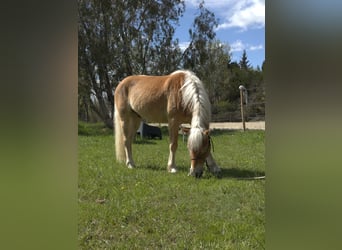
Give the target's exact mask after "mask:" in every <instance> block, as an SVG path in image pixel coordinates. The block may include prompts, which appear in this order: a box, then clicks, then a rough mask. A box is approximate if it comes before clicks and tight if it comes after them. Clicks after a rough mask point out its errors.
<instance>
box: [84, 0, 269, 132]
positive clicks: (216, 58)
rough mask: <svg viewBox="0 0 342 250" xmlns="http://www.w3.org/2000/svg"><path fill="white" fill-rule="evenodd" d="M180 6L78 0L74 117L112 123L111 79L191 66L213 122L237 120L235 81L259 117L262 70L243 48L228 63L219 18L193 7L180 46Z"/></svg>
mask: <svg viewBox="0 0 342 250" xmlns="http://www.w3.org/2000/svg"><path fill="white" fill-rule="evenodd" d="M185 7H186V6H185V4H184V1H182V0H155V1H139V0H132V1H123V0H101V1H95V0H79V1H78V17H79V27H78V28H79V31H78V43H79V45H78V72H79V78H78V79H79V80H78V110H79V111H78V115H79V119H80V120H84V121H92V120H101V121H103V122H105V124H106V125H107V126H109V127H112V126H113V124H112V115H113V106H114V99H113V94H114V91H115V87H116V86H117V84H118V83H119V82H120V81H121V80H122V79H123V78H124V77H126V76H128V75H133V74H149V75H163V74H169V73H171V72H173V71H174V70H177V69H183V68H184V69H190V70H192V71H194V72H195V73H196V74H197V75H198V77H199V78H200V79H201V80H202V81H203V83H204V84H205V85H206V87H207V90H208V92H209V97H210V100H211V103H212V113H213V120H214V121H235V120H238V119H240V117H239V107H240V106H239V105H240V104H239V103H240V101H239V89H238V87H239V85H240V84H243V85H244V86H245V87H246V88H247V89H248V90H249V92H248V94H249V103H250V104H253V103H254V104H255V105H249V106H248V117H250V118H253V117H254V118H253V119H263V118H264V115H265V103H264V102H265V101H264V97H265V88H264V81H263V67H262V68H261V69H260V68H257V69H253V68H252V67H251V66H250V64H249V62H248V58H247V54H246V52H245V51H244V53H243V56H242V58H241V60H240V61H239V62H232V61H231V56H230V51H229V45H228V44H223V43H222V42H220V41H219V40H217V39H216V34H215V32H214V30H215V28H216V27H217V25H218V20H217V19H216V18H215V15H214V13H212V12H210V11H209V10H208V9H206V8H205V5H204V3H203V2H202V3H200V4H199V6H198V14H197V16H196V17H195V18H194V21H193V25H192V27H191V28H190V29H189V45H188V47H187V48H186V49H185V50H182V49H181V48H180V46H179V41H178V39H176V38H175V37H174V33H175V29H176V28H177V26H178V25H179V24H178V21H179V18H180V17H181V16H182V15H183V13H184V10H185Z"/></svg>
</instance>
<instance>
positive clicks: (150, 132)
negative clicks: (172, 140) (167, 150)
mask: <svg viewBox="0 0 342 250" xmlns="http://www.w3.org/2000/svg"><path fill="white" fill-rule="evenodd" d="M137 133H138V134H140V137H141V138H143V137H146V138H149V139H154V138H159V139H160V140H161V139H162V133H161V129H160V128H158V127H155V126H151V125H148V124H146V123H144V122H142V123H140V127H139V129H138V131H137Z"/></svg>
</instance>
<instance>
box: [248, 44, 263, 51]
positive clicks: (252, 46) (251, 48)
mask: <svg viewBox="0 0 342 250" xmlns="http://www.w3.org/2000/svg"><path fill="white" fill-rule="evenodd" d="M263 48H264V46H262V44H259V45H251V46H250V47H249V50H252V51H253V50H261V49H263Z"/></svg>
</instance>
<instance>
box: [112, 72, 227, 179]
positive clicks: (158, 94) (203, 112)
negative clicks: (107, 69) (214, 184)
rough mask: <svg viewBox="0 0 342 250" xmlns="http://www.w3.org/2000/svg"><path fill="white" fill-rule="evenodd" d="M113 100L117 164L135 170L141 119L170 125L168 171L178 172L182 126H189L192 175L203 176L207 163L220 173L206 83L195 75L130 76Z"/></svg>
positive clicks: (214, 172) (124, 80)
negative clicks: (134, 153)
mask: <svg viewBox="0 0 342 250" xmlns="http://www.w3.org/2000/svg"><path fill="white" fill-rule="evenodd" d="M114 98H115V100H114V112H115V114H114V126H115V151H116V159H117V161H118V162H121V163H122V162H125V163H126V165H127V167H128V168H134V167H135V163H134V161H133V157H132V141H133V139H134V136H135V134H136V131H137V129H138V127H139V124H140V122H141V120H143V121H148V122H155V123H168V129H169V137H170V144H169V158H168V162H167V171H168V172H170V173H176V172H177V167H176V163H175V154H176V150H177V147H178V130H179V126H180V125H181V124H183V123H190V124H191V127H190V133H189V136H188V143H187V147H188V150H189V155H190V159H191V164H190V171H189V176H195V177H201V176H202V174H203V170H204V163H206V165H207V167H208V170H209V171H210V172H211V173H213V174H215V175H218V174H219V173H220V171H221V169H220V167H219V166H218V165H217V163H216V162H215V160H214V158H213V156H212V154H211V139H210V135H209V123H210V119H211V105H210V101H209V97H208V94H207V92H206V90H205V88H204V85H203V83H202V82H201V80H200V79H199V78H198V77H197V76H196V75H195V74H194V73H193V72H191V71H188V70H177V71H175V72H173V73H171V74H169V75H163V76H149V75H132V76H128V77H126V78H124V79H123V80H122V81H121V82H120V83H119V84H118V86H117V88H116V89H115V93H114Z"/></svg>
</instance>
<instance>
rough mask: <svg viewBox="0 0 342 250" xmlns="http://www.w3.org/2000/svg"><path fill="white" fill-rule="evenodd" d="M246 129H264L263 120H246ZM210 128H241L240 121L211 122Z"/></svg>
mask: <svg viewBox="0 0 342 250" xmlns="http://www.w3.org/2000/svg"><path fill="white" fill-rule="evenodd" d="M245 125H246V129H257V130H265V122H264V121H258V122H246V123H245ZM210 128H211V129H243V126H242V122H212V123H210Z"/></svg>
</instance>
